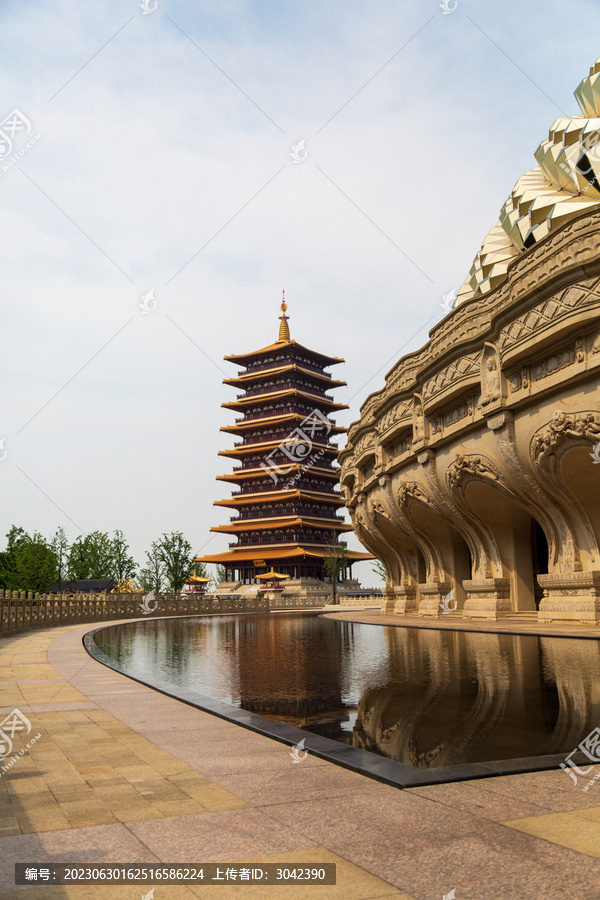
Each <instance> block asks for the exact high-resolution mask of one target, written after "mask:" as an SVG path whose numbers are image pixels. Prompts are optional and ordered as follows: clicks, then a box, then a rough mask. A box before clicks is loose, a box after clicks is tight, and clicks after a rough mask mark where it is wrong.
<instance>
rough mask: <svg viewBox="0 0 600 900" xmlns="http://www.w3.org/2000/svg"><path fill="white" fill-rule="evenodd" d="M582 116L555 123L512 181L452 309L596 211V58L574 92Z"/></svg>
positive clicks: (599, 86) (599, 176)
mask: <svg viewBox="0 0 600 900" xmlns="http://www.w3.org/2000/svg"><path fill="white" fill-rule="evenodd" d="M575 99H576V100H577V103H578V104H579V107H580V109H581V112H582V115H580V116H572V117H571V118H560V119H556V121H555V122H554V123H553V125H552V127H551V129H550V133H549V137H548V139H547V140H544V141H542V143H541V144H540V145H539V147H538V148H537V150H536V152H535V154H534V156H535V159H536V161H537V163H538V165H537V166H536V167H535V168H533V169H531V170H530V171H529V172H526V173H525V175H523V176H522V177H521V178H519V180H518V181H517V183H516V185H515V187H514V188H513V190H512V192H511V194H510V196H509V198H508V200H507V201H506V203H505V204H504V206H503V207H502V209H501V211H500V218H499V221H498V222H497V224H496V225H494V227H493V228H492V229H491V230H490V231H489V233H488V234H487V236H486V237H485V239H484V241H483V244H482V245H481V249H480V250H479V252H478V253H477V256H476V257H475V259H474V261H473V265H472V266H471V269H470V271H469V274H468V275H467V278H466V279H465V282H464V284H463V285H462V286H461V288H460V289H459V291H458V293H457V297H456V300H455V302H454V306H458V305H459V304H461V303H464V302H465V301H466V300H470V299H471V298H473V297H480V296H483V295H484V294H487V293H489V292H490V291H492V290H494V288H496V287H497V286H498V285H499V284H501V283H502V282H503V281H504V280H505V278H506V276H507V273H508V267H509V265H510V263H511V262H512V261H513V260H514V259H515V258H516V257H518V256H519V255H520V254H521V253H523V252H524V251H526V250H528V249H529V248H530V247H532V246H533V245H534V244H535V243H537V242H538V241H540V240H542V238H545V237H546V236H547V235H548V234H550V232H551V231H553V230H555V229H556V228H558V227H559V226H560V225H562V224H563V223H564V222H566V221H568V220H569V219H572V218H573V217H574V216H577V215H579V214H580V213H582V212H584V211H585V210H586V209H594V208H596V207H598V206H600V58H598V59H597V60H596V62H595V63H594V64H593V65H592V66H591V68H590V73H589V75H588V76H587V77H586V78H584V79H583V81H582V82H581V83H580V85H579V86H578V88H577V89H576V91H575Z"/></svg>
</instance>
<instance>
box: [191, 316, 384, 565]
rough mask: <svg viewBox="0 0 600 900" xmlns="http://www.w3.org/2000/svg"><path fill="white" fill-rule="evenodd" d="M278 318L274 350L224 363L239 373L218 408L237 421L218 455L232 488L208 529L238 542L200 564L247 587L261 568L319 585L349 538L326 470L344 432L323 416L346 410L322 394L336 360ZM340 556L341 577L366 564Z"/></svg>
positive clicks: (333, 476) (355, 556) (333, 473)
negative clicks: (220, 517) (333, 554)
mask: <svg viewBox="0 0 600 900" xmlns="http://www.w3.org/2000/svg"><path fill="white" fill-rule="evenodd" d="M286 311H287V305H286V303H285V300H284V301H283V303H282V304H281V316H280V317H279V318H280V322H281V324H280V327H279V339H278V340H277V341H276V342H275V343H274V344H270V345H269V346H268V347H263V348H262V349H261V350H255V351H253V352H251V353H244V354H240V355H236V356H226V357H225V359H226V360H227V361H228V362H232V363H236V364H237V365H239V366H242V367H243V369H244V370H245V371H242V372H239V373H238V375H237V377H235V378H228V379H226V380H225V384H229V385H231V386H232V387H236V388H238V389H239V390H241V391H242V393H240V394H238V396H237V397H236V399H235V400H233V401H231V402H229V403H223V408H224V409H230V410H235V411H236V412H240V413H241V414H242V415H241V418H238V419H237V420H236V421H235V422H234V424H233V425H227V426H225V427H224V428H221V431H224V432H226V433H227V434H235V435H239V436H240V438H241V440H240V441H238V443H236V444H235V445H234V447H233V449H231V450H221V451H220V453H219V455H220V456H224V457H226V458H228V459H230V458H231V459H236V460H239V462H240V465H239V466H237V467H236V468H234V470H233V472H232V473H231V474H229V475H221V476H219V477H218V480H220V481H229V482H231V483H233V484H234V485H235V486H236V488H237V490H236V491H235V492H234V493H233V495H232V496H231V498H230V499H228V500H218V501H216V503H215V506H226V507H230V508H232V509H234V510H235V511H236V513H237V516H236V517H232V519H231V520H230V522H229V524H228V525H219V526H217V527H215V528H212V529H211V531H215V532H218V533H223V534H231V535H234V536H235V538H236V541H237V543H231V544H230V545H229V548H230V549H229V551H228V552H226V553H215V554H212V555H209V556H203V557H201V558H200V561H202V562H209V563H219V564H221V565H223V566H224V567H225V569H226V573H227V576H226V577H227V581H243V582H245V583H251V582H252V581H253V580H254V579H255V578H256V577H257V576H258V575H259V574H264V573H265V572H266V571H267V570H268V568H273V569H275V571H276V572H279V573H281V574H284V575H289V576H290V577H291V578H294V579H297V578H300V579H302V578H319V579H322V578H323V559H324V556H325V555H326V553H327V548H328V547H330V546H331V545H332V544H337V543H338V542H339V536H340V534H342V533H343V532H346V531H351V530H352V527H351V526H350V525H347V524H346V523H345V522H344V518H343V516H340V515H337V510H338V509H339V508H340V507H341V506H343V505H344V501H343V499H342V497H341V495H340V493H339V491H337V490H335V487H336V485H337V480H338V470H337V469H336V468H334V466H333V463H334V460H335V457H336V454H337V449H338V448H337V446H336V445H335V444H334V443H333V440H332V438H333V437H335V436H336V435H338V434H342V433H344V432H345V431H346V429H345V428H341V427H339V426H337V425H335V423H334V421H333V419H332V418H331V415H332V413H334V412H335V411H336V410H341V409H347V407H346V405H345V404H343V403H336V402H335V401H334V400H333V398H332V397H331V396H330V394H329V393H328V391H331V390H332V389H334V388H337V387H341V386H342V385H344V384H345V382H344V381H334V380H333V379H332V377H331V375H330V374H329V373H328V372H326V371H325V369H326V367H328V366H333V365H337V364H338V363H341V362H343V361H344V360H343V359H340V358H338V357H334V356H325V355H324V354H322V353H317V352H316V351H315V350H309V349H308V348H307V347H303V346H302V344H299V343H297V342H296V341H293V340H291V338H290V331H289V326H288V317H287V315H286ZM347 555H348V564H349V568H350V569H351V565H352V562H354V561H356V560H359V559H370V558H371V557H370V555H369V554H367V553H359V552H355V551H348V553H347Z"/></svg>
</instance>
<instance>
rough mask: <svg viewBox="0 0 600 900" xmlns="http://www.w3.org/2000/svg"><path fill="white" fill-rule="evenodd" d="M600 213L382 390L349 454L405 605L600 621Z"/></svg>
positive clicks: (467, 312)
mask: <svg viewBox="0 0 600 900" xmlns="http://www.w3.org/2000/svg"><path fill="white" fill-rule="evenodd" d="M599 376H600V211H595V212H591V213H590V212H586V213H585V214H583V215H580V216H579V217H577V218H575V219H572V220H570V221H569V222H567V223H566V224H565V225H564V226H563V227H561V228H557V229H556V230H553V231H552V232H551V233H550V234H549V235H548V236H547V237H546V238H544V239H543V240H541V241H539V242H537V243H536V244H535V245H534V246H532V247H531V248H530V249H529V250H526V251H524V252H523V253H522V254H521V255H520V256H519V257H517V258H516V259H515V260H514V261H513V262H512V263H511V264H510V265H509V268H508V273H507V277H506V279H505V280H504V281H503V282H502V284H500V285H499V286H498V287H497V288H496V289H495V290H493V291H491V292H490V293H488V294H486V296H485V297H478V298H474V299H472V300H467V301H465V302H464V303H462V304H461V305H460V306H458V307H457V308H456V309H454V310H453V311H452V312H451V313H450V314H449V315H448V316H446V318H445V319H443V320H442V321H441V322H440V323H439V325H437V326H435V327H434V329H433V330H432V331H431V333H430V339H429V341H428V343H427V344H426V345H425V346H424V347H423V348H422V349H421V350H419V351H418V352H416V353H413V354H410V355H409V356H406V357H404V358H403V359H401V360H400V361H399V362H398V363H397V364H396V365H395V366H394V367H393V369H392V370H391V372H389V373H388V375H387V377H386V385H385V387H384V388H383V389H382V390H380V391H378V392H377V393H374V394H371V396H370V397H369V398H368V399H367V401H366V402H365V403H364V405H363V407H362V409H361V419H360V420H359V421H358V422H355V423H353V425H352V426H351V427H350V429H349V432H348V443H347V446H346V447H345V449H344V450H342V451H341V453H340V456H339V459H340V463H341V466H342V469H341V477H340V480H341V484H342V490H343V492H344V496H345V499H346V504H347V507H348V509H349V511H350V514H351V516H352V521H353V525H354V529H355V531H356V534H357V535H358V537H359V539H360V540H361V542H362V543H363V544H364V545H365V547H366V548H367V549H368V550H370V551H371V552H372V553H374V554H375V555H376V556H377V557H379V558H380V559H381V560H382V562H383V563H384V565H385V569H386V573H387V584H386V590H385V597H386V604H385V610H386V611H387V612H388V613H392V612H393V613H395V614H403V615H415V614H419V615H427V616H431V615H434V616H436V615H447V614H448V610H449V609H450V610H453V615H462V616H464V617H469V618H492V619H495V618H500V617H503V616H507V615H514V614H519V613H520V614H524V615H526V616H528V617H531V618H535V617H537V618H539V620H540V621H575V622H578V621H582V622H590V623H591V622H593V623H600V389H599Z"/></svg>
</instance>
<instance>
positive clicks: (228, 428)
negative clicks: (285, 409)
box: [219, 413, 348, 434]
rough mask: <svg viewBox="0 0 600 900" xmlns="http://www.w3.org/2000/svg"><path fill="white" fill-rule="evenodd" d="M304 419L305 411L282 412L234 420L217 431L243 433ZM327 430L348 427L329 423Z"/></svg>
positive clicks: (344, 429)
mask: <svg viewBox="0 0 600 900" xmlns="http://www.w3.org/2000/svg"><path fill="white" fill-rule="evenodd" d="M305 419H306V414H305V413H282V414H281V415H279V416H265V417H264V418H260V419H247V420H246V421H240V422H234V423H233V425H222V426H221V428H220V429H219V431H225V432H227V433H229V434H240V433H242V434H243V433H244V432H245V431H253V430H255V429H256V428H258V427H259V426H263V425H277V424H279V423H283V422H292V421H300V422H303V421H304V420H305ZM329 430H330V431H333V432H336V433H337V434H344V433H345V432H346V431H347V430H348V429H347V428H344V427H343V425H333V424H332V423H330V428H329Z"/></svg>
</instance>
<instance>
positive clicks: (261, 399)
mask: <svg viewBox="0 0 600 900" xmlns="http://www.w3.org/2000/svg"><path fill="white" fill-rule="evenodd" d="M290 396H294V397H304V398H305V399H306V400H310V402H311V403H314V402H315V401H316V402H317V403H319V404H320V405H321V406H326V407H327V409H329V410H332V411H333V410H336V411H337V410H340V409H349V408H350V407H349V406H348V405H347V404H346V403H336V402H335V401H334V400H328V399H327V398H326V397H319V395H318V394H309V393H307V391H300V390H298V389H297V388H285V389H284V390H282V391H273V392H272V393H269V394H256V395H253V396H251V397H242V398H240V399H238V400H229V401H227V402H226V403H221V406H222V408H223V409H234V410H239V411H241V412H243V410H244V409H245V408H246V407H247V406H256V403H257V402H258V403H265V402H269V403H270V402H272V401H273V400H282V399H283V398H284V397H290Z"/></svg>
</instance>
